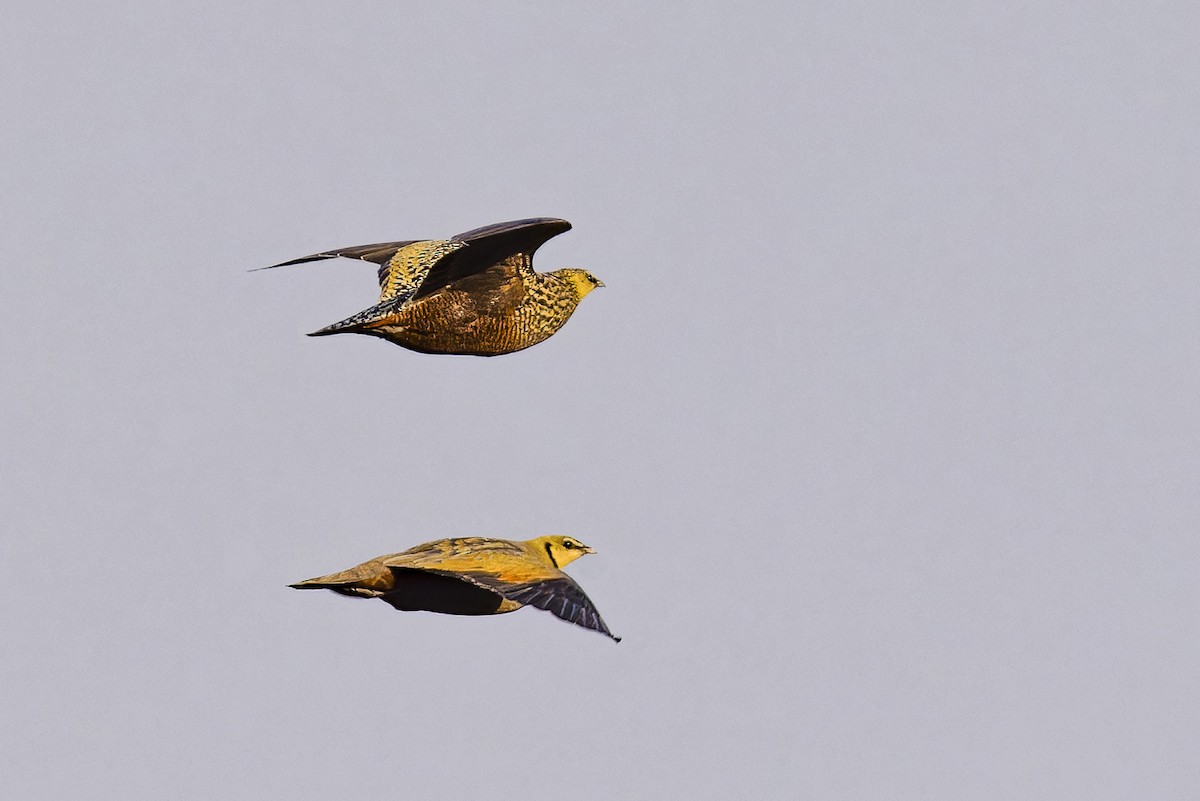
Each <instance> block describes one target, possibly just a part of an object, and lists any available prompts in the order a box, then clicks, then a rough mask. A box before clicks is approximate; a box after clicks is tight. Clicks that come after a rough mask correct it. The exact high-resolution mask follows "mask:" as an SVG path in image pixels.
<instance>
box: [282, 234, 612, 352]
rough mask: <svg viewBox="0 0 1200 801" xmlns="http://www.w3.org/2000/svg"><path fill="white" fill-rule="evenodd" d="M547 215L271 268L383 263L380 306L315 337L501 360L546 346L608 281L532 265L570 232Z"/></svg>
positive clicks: (316, 256)
mask: <svg viewBox="0 0 1200 801" xmlns="http://www.w3.org/2000/svg"><path fill="white" fill-rule="evenodd" d="M570 229H571V224H570V223H569V222H567V221H566V220H558V219H554V218H551V217H539V218H534V219H528V220H514V221H512V222H503V223H496V224H495V225H488V226H484V227H483V228H476V229H475V230H473V231H467V232H466V233H462V234H458V235H457V236H455V237H452V238H450V239H427V240H419V241H408V242H382V243H379V244H374V245H358V246H356V247H348V248H338V249H336V250H328V251H325V252H323V253H314V254H313V255H311V256H303V257H301V258H299V259H292V260H291V261H285V262H282V263H281V264H273V265H271V267H262V268H259V269H263V270H268V269H272V268H275V267H285V266H287V265H291V264H302V263H304V262H309V261H320V260H323V259H332V258H336V257H338V256H344V257H346V258H353V259H362V260H363V261H369V262H373V263H375V264H378V265H380V266H379V288H380V292H379V302H378V303H376V304H375V305H374V306H372V307H371V308H369V309H365V310H363V311H361V312H359V313H358V314H355V315H353V316H351V317H347V318H346V319H345V320H342V321H341V322H337V323H334V324H333V325H328V326H325V327H324V328H322V329H320V330H318V331H314V332H312V333H311V334H309V336H314V337H318V336H328V335H330V334H367V335H369V336H375V337H381V338H383V339H386V340H388V341H389V342H394V343H396V344H397V345H399V346H401V347H403V348H408V349H409V350H415V351H419V352H421V353H453V354H460V355H471V356H498V355H500V354H503V353H513V352H514V351H518V350H523V349H524V348H528V347H531V346H533V345H536V344H538V343H539V342H542V341H544V340H546V339H548V338H549V337H550V336H552V335H553V334H554V333H555V332H556V331H558V329H560V328H562V326H563V324H564V323H566V322H567V319H568V318H570V316H571V314H572V312H574V311H575V307H576V306H578V305H579V301H581V300H583V298H584V296H586V295H587V294H588V293H589V292H591V291H592V290H593V289H595V288H596V287H598V286H604V284H603V283H602V282H601V281H600V279H598V278H596V277H595V276H594V275H592V274H591V273H589V272H588V271H587V270H581V269H578V268H565V269H561V270H555V271H553V272H548V273H537V272H534V270H533V254H534V252H535V251H536V250H537V249H538V248H539V247H541V246H542V245H543V244H544V243H545V242H546V240H548V239H550V238H552V237H554V236H557V235H558V234H561V233H563V232H564V231H569V230H570Z"/></svg>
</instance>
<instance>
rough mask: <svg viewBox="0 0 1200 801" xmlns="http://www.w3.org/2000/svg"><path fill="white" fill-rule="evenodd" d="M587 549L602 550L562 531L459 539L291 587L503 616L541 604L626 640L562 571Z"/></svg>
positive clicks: (403, 606)
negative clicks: (513, 537)
mask: <svg viewBox="0 0 1200 801" xmlns="http://www.w3.org/2000/svg"><path fill="white" fill-rule="evenodd" d="M587 553H595V551H594V550H593V549H591V548H589V547H588V546H586V545H584V544H583V543H582V542H580V541H579V540H577V539H575V538H574V537H567V536H562V535H558V534H555V535H550V536H545V537H537V538H535V539H532V540H525V541H513V540H500V539H491V538H488V537H455V538H451V539H444V540H435V541H433V542H427V543H424V544H423V545H418V546H416V547H414V548H409V549H408V550H407V551H402V552H401V553H393V554H387V555H385V556H379V557H376V558H375V559H370V560H368V561H366V562H363V563H362V564H360V565H356V566H354V567H352V568H349V569H347V570H343V571H341V572H340V573H331V574H330V575H328V576H320V577H319V578H313V579H308V580H307V581H301V582H297V583H296V584H289V585H288V586H289V587H294V588H295V589H298V590H332V591H333V592H336V593H339V594H341V595H349V596H353V597H357V598H379V599H381V600H383V601H385V602H386V603H388V604H390V605H391V606H393V607H395V608H396V609H399V610H402V611H427V612H442V613H444V614H451V615H497V614H503V613H505V612H513V611H515V610H517V609H520V608H521V607H522V606H536V607H538V608H539V609H545V610H548V611H549V612H551V613H553V614H554V615H555V616H557V617H559V618H562V619H563V620H566V621H568V622H570V623H574V624H576V625H578V626H583V627H584V628H587V629H593V630H594V631H598V632H600V633H601V634H605V635H607V636H609V637H612V639H614V640H616V641H617V642H620V641H621V638H620V637H617V636H615V635H614V634H613V633H612V632H611V631H609V630H608V626H607V625H605V623H604V620H603V619H602V618H601V617H600V613H599V612H598V611H596V607H595V606H594V605H593V604H592V602H591V600H590V599H589V598H588V597H587V594H586V593H584V591H583V588H582V587H580V586H579V585H578V584H576V583H575V580H574V579H572V578H571V577H570V576H568V575H567V574H566V573H564V572H563V571H562V568H563V567H565V566H566V565H568V564H569V563H571V562H573V561H575V560H576V559H578V558H579V557H581V556H583V555H584V554H587Z"/></svg>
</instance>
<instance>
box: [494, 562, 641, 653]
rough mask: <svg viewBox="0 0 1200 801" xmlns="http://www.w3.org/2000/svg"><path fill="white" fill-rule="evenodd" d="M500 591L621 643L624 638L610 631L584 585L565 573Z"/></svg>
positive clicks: (498, 589)
mask: <svg viewBox="0 0 1200 801" xmlns="http://www.w3.org/2000/svg"><path fill="white" fill-rule="evenodd" d="M496 590H497V592H499V593H500V594H501V595H503V596H504V597H505V598H507V599H509V600H510V601H517V602H518V603H523V604H526V605H528V606H536V607H537V608H538V609H545V610H546V611H548V612H550V613H552V614H553V615H555V616H556V617H559V618H561V619H563V620H565V621H567V622H568V623H574V624H575V625H576V626H583V627H584V628H585V629H592V630H593V631H598V632H600V633H601V634H604V635H607V636H609V637H612V638H613V639H614V640H616V641H617V642H620V641H621V638H620V637H618V636H616V635H615V634H613V633H612V632H611V631H609V630H608V626H606V625H605V624H604V619H603V618H601V617H600V613H599V612H598V611H596V607H595V605H594V604H593V603H592V600H591V599H590V598H588V597H587V593H585V592H584V591H583V588H582V587H580V586H579V585H578V584H576V583H575V579H573V578H571V577H570V576H568V575H566V574H565V573H564V574H563V575H562V578H557V579H551V580H550V581H539V582H536V583H533V584H522V585H517V586H515V587H507V588H496Z"/></svg>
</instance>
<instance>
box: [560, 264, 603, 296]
mask: <svg viewBox="0 0 1200 801" xmlns="http://www.w3.org/2000/svg"><path fill="white" fill-rule="evenodd" d="M552 274H553V275H554V276H555V277H556V278H558V280H560V281H565V282H566V283H567V284H569V285H570V286H571V288H572V289H574V290H575V297H577V298H578V299H579V300H583V296H584V295H586V294H587V293H589V292H591V291H592V290H593V289H595V288H596V287H598V286H604V282H603V281H601V280H600V279H599V278H597V277H596V276H594V275H592V274H591V273H589V272H588V271H587V270H581V269H579V268H578V267H567V268H565V269H562V270H555V271H554V272H553V273H552Z"/></svg>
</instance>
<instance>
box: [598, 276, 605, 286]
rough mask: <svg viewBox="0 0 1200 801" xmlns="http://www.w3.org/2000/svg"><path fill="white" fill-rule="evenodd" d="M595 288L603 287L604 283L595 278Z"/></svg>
mask: <svg viewBox="0 0 1200 801" xmlns="http://www.w3.org/2000/svg"><path fill="white" fill-rule="evenodd" d="M596 286H604V282H603V281H601V280H600V279H599V278H597V279H596Z"/></svg>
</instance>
